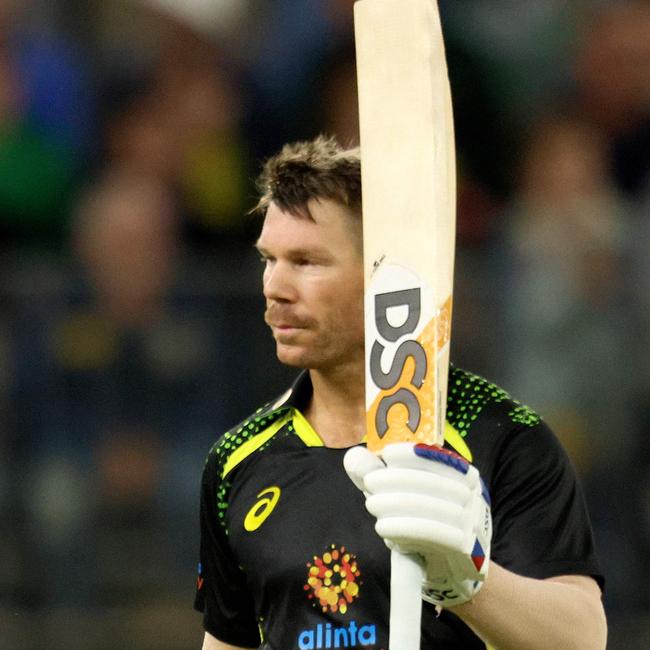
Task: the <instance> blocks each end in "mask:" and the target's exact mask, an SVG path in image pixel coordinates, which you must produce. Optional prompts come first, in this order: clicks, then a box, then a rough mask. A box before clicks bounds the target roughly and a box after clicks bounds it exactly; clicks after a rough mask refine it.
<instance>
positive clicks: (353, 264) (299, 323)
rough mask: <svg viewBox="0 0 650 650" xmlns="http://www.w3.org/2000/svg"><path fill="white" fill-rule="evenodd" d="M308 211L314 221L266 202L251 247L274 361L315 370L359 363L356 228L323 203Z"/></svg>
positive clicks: (329, 203)
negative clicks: (260, 269)
mask: <svg viewBox="0 0 650 650" xmlns="http://www.w3.org/2000/svg"><path fill="white" fill-rule="evenodd" d="M308 207H309V210H310V212H311V215H312V217H313V221H312V220H310V219H308V218H306V217H305V218H303V217H299V216H295V215H293V214H291V213H289V212H285V211H283V210H281V209H280V208H279V207H278V206H277V205H275V204H274V203H271V205H270V206H269V208H268V210H267V213H266V217H265V219H264V225H263V227H262V233H261V235H260V238H259V240H258V242H257V248H258V250H259V251H260V254H261V255H262V259H263V260H264V263H265V267H264V276H263V283H264V297H265V298H266V312H265V315H264V318H265V321H266V323H267V324H268V325H269V327H270V328H271V330H272V332H273V337H274V338H275V342H276V351H277V355H278V359H279V360H280V361H281V362H282V363H285V364H287V365H290V366H296V367H299V368H310V369H314V370H332V369H334V368H336V367H337V366H341V365H346V364H350V363H353V364H356V363H363V259H362V254H361V236H360V224H358V223H355V222H354V217H352V216H351V215H349V214H348V213H347V212H346V210H345V208H343V207H342V206H340V205H338V204H337V203H334V202H332V201H329V200H319V201H316V200H312V201H310V202H309V206H308ZM355 229H359V230H355Z"/></svg>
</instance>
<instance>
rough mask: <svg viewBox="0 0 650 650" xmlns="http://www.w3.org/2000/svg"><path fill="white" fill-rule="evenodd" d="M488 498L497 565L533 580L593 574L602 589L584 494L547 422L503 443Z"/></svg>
mask: <svg viewBox="0 0 650 650" xmlns="http://www.w3.org/2000/svg"><path fill="white" fill-rule="evenodd" d="M490 493H491V499H492V516H493V525H494V535H493V545H492V557H493V559H494V561H495V562H497V563H499V564H500V565H501V566H503V567H504V568H506V569H510V570H512V571H514V572H515V573H518V574H520V575H525V576H528V577H531V578H540V579H541V578H550V577H553V576H557V575H567V574H574V575H575V574H579V575H589V576H592V577H593V578H594V579H596V581H597V582H598V583H599V585H600V587H601V589H602V587H603V583H604V581H603V578H602V576H601V574H600V569H599V566H598V562H597V559H596V555H595V549H594V541H593V533H592V529H591V524H590V521H589V515H588V513H587V507H586V504H585V501H584V497H583V494H582V490H581V488H580V485H579V483H578V479H577V476H576V474H575V471H574V469H573V466H572V464H571V462H570V460H569V458H568V456H567V454H566V452H565V451H564V449H563V448H562V446H561V445H560V443H559V441H558V440H557V438H556V437H555V435H554V434H553V432H552V431H551V430H550V429H549V428H548V426H546V425H545V424H544V422H542V421H540V422H539V423H538V424H536V425H535V426H532V427H521V428H519V429H518V430H516V431H515V432H514V433H513V435H511V436H509V437H508V438H507V439H506V440H505V442H504V443H503V445H502V447H501V449H499V451H498V456H497V458H496V463H495V473H494V476H493V478H492V481H491V486H490Z"/></svg>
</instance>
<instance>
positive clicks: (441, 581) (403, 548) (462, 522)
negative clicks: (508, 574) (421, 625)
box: [344, 443, 492, 607]
mask: <svg viewBox="0 0 650 650" xmlns="http://www.w3.org/2000/svg"><path fill="white" fill-rule="evenodd" d="M344 465H345V469H346V471H347V473H348V475H349V476H350V478H351V479H352V480H353V481H354V483H355V485H356V486H357V487H358V488H359V489H360V490H363V492H364V493H365V495H366V508H367V509H368V511H369V512H370V513H371V514H372V515H374V516H375V517H376V518H377V523H376V524H375V529H376V531H377V533H378V534H379V535H380V536H381V537H383V538H384V541H385V542H386V544H387V546H388V547H389V548H391V549H393V548H395V549H397V550H399V551H400V552H402V553H409V554H410V553H417V554H419V555H421V556H422V557H423V558H424V560H425V563H426V577H425V581H424V583H423V585H422V598H424V599H425V600H427V601H429V602H431V603H433V604H435V605H439V606H441V607H453V606H455V605H460V604H461V603H465V602H467V601H468V600H471V599H472V598H473V597H474V595H475V594H476V593H477V592H478V591H479V589H480V588H481V586H482V585H483V581H484V580H485V578H486V576H487V571H488V565H489V561H490V541H491V539H492V516H491V512H490V497H489V495H488V492H487V489H486V487H485V485H484V483H483V481H482V480H481V477H480V476H479V472H478V470H477V469H476V467H474V466H473V465H471V464H470V463H468V462H467V461H466V460H465V459H464V458H462V457H461V456H459V455H458V454H455V453H454V452H452V451H448V450H446V449H443V448H442V447H438V446H429V445H422V444H418V445H413V444H411V443H398V444H392V445H387V446H386V447H385V448H384V450H383V452H382V458H381V459H380V458H379V457H377V456H376V455H375V454H373V453H372V452H370V451H368V450H367V449H366V448H365V447H353V448H352V449H350V450H348V451H347V452H346V454H345V459H344Z"/></svg>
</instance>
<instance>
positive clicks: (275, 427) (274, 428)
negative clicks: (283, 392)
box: [221, 411, 293, 478]
mask: <svg viewBox="0 0 650 650" xmlns="http://www.w3.org/2000/svg"><path fill="white" fill-rule="evenodd" d="M292 415H293V413H292V411H288V412H287V413H286V414H285V415H284V416H283V417H281V418H280V419H279V420H276V421H275V422H274V423H273V424H272V425H271V426H270V427H269V428H268V429H264V431H262V432H261V433H258V434H257V435H256V436H253V437H252V438H251V439H250V440H247V441H246V442H245V443H244V444H243V445H241V447H238V448H237V449H235V451H233V452H232V454H230V456H229V457H228V460H227V461H226V464H225V465H224V467H223V472H222V473H221V478H225V477H226V476H227V475H228V474H229V473H230V472H231V471H232V470H233V469H234V468H235V467H237V465H239V463H241V462H242V461H243V460H245V459H246V458H248V457H249V456H250V455H251V454H252V453H253V452H255V451H257V450H258V449H259V448H260V447H261V446H262V445H263V444H264V443H265V442H267V440H270V439H271V438H272V437H273V436H274V435H275V434H276V433H277V432H278V431H279V430H280V429H281V428H282V427H283V426H284V425H285V424H286V423H287V422H288V421H289V420H290V419H291V417H292Z"/></svg>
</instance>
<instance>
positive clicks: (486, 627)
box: [195, 138, 606, 650]
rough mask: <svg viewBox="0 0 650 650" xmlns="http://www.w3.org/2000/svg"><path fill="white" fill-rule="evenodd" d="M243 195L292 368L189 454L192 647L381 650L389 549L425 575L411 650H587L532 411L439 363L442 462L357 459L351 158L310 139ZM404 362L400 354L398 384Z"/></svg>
mask: <svg viewBox="0 0 650 650" xmlns="http://www.w3.org/2000/svg"><path fill="white" fill-rule="evenodd" d="M260 187H261V191H262V196H261V199H260V201H259V204H258V208H259V210H260V212H261V213H262V214H263V215H264V223H263V227H262V230H261V234H260V237H259V239H258V242H257V248H258V250H259V252H260V255H261V257H262V260H263V263H264V272H263V292H264V297H265V300H266V312H265V319H266V322H267V324H268V325H269V327H270V328H271V330H272V333H273V336H274V339H275V343H276V351H277V356H278V358H279V360H280V361H281V362H282V363H285V364H288V365H289V366H292V367H296V368H300V369H303V372H302V373H301V374H300V375H299V377H298V378H297V380H296V382H295V383H294V385H293V386H292V388H291V389H290V390H289V391H288V392H287V393H286V394H285V395H283V396H282V397H281V398H279V399H277V400H276V401H274V402H271V403H269V404H267V405H265V406H263V407H262V408H260V409H259V410H258V411H257V412H256V413H254V414H253V415H252V416H250V417H249V418H248V419H246V420H245V421H244V422H243V423H241V424H240V425H239V426H237V427H235V428H233V429H232V430H231V431H229V432H228V433H226V434H225V435H224V436H223V437H221V438H220V439H219V440H218V441H217V442H216V444H215V445H214V447H213V448H212V450H211V451H210V454H209V457H208V459H207V462H206V466H205V470H204V475H203V484H202V500H201V563H200V566H199V578H198V585H197V596H196V603H195V606H196V608H197V609H198V610H200V611H202V612H203V615H204V626H205V631H206V632H205V641H204V646H203V647H204V649H206V650H232V649H234V650H237V649H243V648H258V647H262V648H266V649H273V650H298V649H299V650H307V649H316V648H373V649H374V650H382V649H383V650H388V639H389V630H388V627H389V614H390V610H391V608H395V607H398V606H399V603H398V602H397V601H398V600H399V599H398V598H397V597H396V594H395V593H394V592H393V602H392V603H391V589H390V563H391V560H390V551H389V548H390V549H396V550H398V551H402V552H404V553H408V554H411V555H413V556H415V557H416V558H420V564H421V565H422V567H423V580H422V581H421V583H420V582H418V584H415V585H412V587H414V588H415V589H416V590H417V592H418V593H420V592H421V596H422V599H423V601H421V602H422V620H421V629H418V630H417V633H418V634H421V648H432V649H433V648H458V649H463V650H466V649H472V648H486V647H493V648H512V649H516V650H523V649H526V648H530V649H534V648H540V649H542V648H544V649H545V648H585V649H589V650H594V649H598V648H604V647H605V639H606V623H605V617H604V613H603V608H602V604H601V589H600V585H601V584H602V579H601V578H600V576H599V568H598V565H597V562H596V559H595V557H594V548H593V540H592V535H591V530H590V524H589V520H588V515H587V512H586V510H585V506H584V503H583V499H582V496H581V492H580V488H579V486H578V485H577V482H576V478H575V476H574V472H573V470H572V468H571V466H570V463H569V461H568V460H567V458H566V456H565V454H564V452H563V450H562V449H561V447H560V445H559V444H558V442H557V441H556V439H555V437H554V436H553V434H552V433H551V432H550V430H549V429H548V428H547V427H546V425H545V424H544V423H543V422H542V421H541V419H540V418H539V417H538V416H537V415H536V414H535V413H533V412H531V411H530V410H529V409H527V408H526V407H524V406H521V405H520V404H518V403H517V402H515V401H513V400H512V399H511V398H510V397H509V396H508V395H507V394H506V393H505V392H504V391H502V390H501V389H499V388H498V387H496V386H494V385H492V384H490V383H489V382H487V381H486V380H484V379H482V378H480V377H478V376H476V375H473V374H471V373H468V372H465V371H462V370H459V369H457V368H454V367H451V369H450V371H449V383H448V400H447V412H446V424H445V430H444V447H440V446H428V445H423V444H413V443H401V444H396V445H390V446H388V447H386V448H385V449H384V452H383V455H382V457H381V458H379V457H377V456H375V455H374V454H372V453H371V452H369V451H368V450H367V449H366V448H365V445H364V441H365V436H366V407H365V403H364V375H365V373H364V308H363V304H364V300H363V297H364V275H363V255H362V239H363V237H362V229H361V175H360V160H359V155H358V151H356V150H343V149H341V148H340V147H339V146H338V145H337V144H336V143H335V142H334V141H333V140H328V139H325V138H318V139H316V140H315V141H313V142H306V143H297V144H295V145H288V146H286V147H285V148H284V149H283V150H282V151H281V152H280V153H279V154H278V155H277V156H275V157H274V158H272V159H271V160H269V161H268V162H267V163H266V165H265V168H264V171H263V174H262V176H261V178H260ZM411 298H412V296H411V294H409V293H408V292H406V293H402V294H399V300H398V299H397V298H391V299H390V300H389V299H386V300H385V304H384V305H383V307H382V309H383V312H382V313H381V314H380V315H379V317H378V322H380V324H381V327H383V328H384V331H386V332H387V336H388V337H389V338H390V337H391V335H392V333H393V332H392V330H394V331H395V332H397V331H398V330H400V329H401V330H404V329H405V328H407V324H408V323H409V322H410V319H411V316H412V314H413V313H414V312H415V311H417V310H416V307H415V305H414V303H413V301H412V300H411ZM409 350H410V351H409ZM417 354H418V353H417V351H415V349H414V348H412V347H411V348H409V349H407V350H406V352H404V353H403V355H402V356H403V358H402V361H403V362H404V363H405V364H406V362H407V360H408V358H409V357H411V361H413V360H415V363H414V364H413V365H412V367H411V371H412V373H413V378H414V381H415V376H416V375H417V372H418V370H417ZM398 356H399V354H397V355H396V357H395V358H396V359H397V358H398ZM383 373H384V375H385V376H386V377H389V378H390V375H391V373H392V369H391V368H384V369H383ZM393 374H394V373H393ZM404 405H406V406H405V409H404V410H405V413H404V415H410V414H411V412H410V411H409V408H408V399H406V398H405V399H404V404H403V405H401V406H399V407H398V406H395V405H393V407H387V409H386V412H382V411H381V409H379V411H378V413H379V415H377V418H378V420H379V421H382V418H385V421H386V422H389V421H390V420H391V418H394V417H398V416H399V411H400V408H401V407H402V406H404ZM344 465H345V468H344ZM351 479H352V480H351ZM370 513H371V514H370ZM418 600H419V598H418ZM419 602H420V601H419ZM418 609H419V603H418ZM418 614H419V612H418ZM391 620H392V619H391ZM415 620H417V617H416V619H415ZM406 624H407V625H408V622H407V623H406ZM417 625H418V628H419V627H420V626H419V624H417ZM393 638H394V637H393V631H392V630H391V649H390V650H402V648H400V647H397V642H395V641H393ZM418 645H419V644H418ZM393 646H395V647H393ZM404 647H406V646H404Z"/></svg>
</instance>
